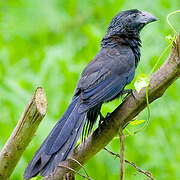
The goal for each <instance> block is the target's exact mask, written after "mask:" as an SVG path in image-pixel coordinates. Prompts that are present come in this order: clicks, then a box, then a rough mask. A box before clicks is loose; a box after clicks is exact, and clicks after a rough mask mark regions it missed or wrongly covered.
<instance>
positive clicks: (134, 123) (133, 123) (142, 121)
mask: <svg viewBox="0 0 180 180" xmlns="http://www.w3.org/2000/svg"><path fill="white" fill-rule="evenodd" d="M144 122H145V120H135V121H131V122H130V123H129V125H132V126H137V125H139V124H142V123H144Z"/></svg>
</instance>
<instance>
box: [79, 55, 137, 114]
mask: <svg viewBox="0 0 180 180" xmlns="http://www.w3.org/2000/svg"><path fill="white" fill-rule="evenodd" d="M97 58H98V57H97ZM93 66H94V69H93V68H92V67H93ZM88 69H90V70H89V71H88ZM134 72H135V64H134V56H132V55H129V54H127V55H126V56H124V55H123V56H122V55H121V54H120V55H119V54H118V55H114V56H109V54H108V53H107V52H106V54H104V55H103V56H101V60H100V61H99V62H98V59H97V60H96V59H95V61H94V62H93V63H91V64H89V65H88V66H87V68H86V69H85V73H83V74H82V77H81V79H80V81H79V83H78V88H79V89H80V97H81V99H82V105H81V106H80V109H79V112H83V111H86V110H88V109H89V108H92V107H94V106H96V105H97V104H99V103H101V102H107V101H109V100H111V99H113V98H115V97H116V96H117V95H118V94H119V93H120V92H121V91H122V90H123V89H124V87H125V85H126V84H128V83H130V81H131V80H132V79H133V77H134Z"/></svg>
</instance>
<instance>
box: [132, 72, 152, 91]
mask: <svg viewBox="0 0 180 180" xmlns="http://www.w3.org/2000/svg"><path fill="white" fill-rule="evenodd" d="M149 84H150V79H149V78H148V77H147V75H146V74H140V75H139V76H138V77H137V78H136V81H135V83H134V87H135V89H136V91H137V92H138V93H139V92H140V91H141V89H142V88H144V87H147V86H149Z"/></svg>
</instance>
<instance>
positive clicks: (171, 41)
mask: <svg viewBox="0 0 180 180" xmlns="http://www.w3.org/2000/svg"><path fill="white" fill-rule="evenodd" d="M165 40H166V41H167V42H168V43H169V44H171V46H173V41H174V38H173V37H172V36H171V35H170V34H169V35H168V36H166V37H165Z"/></svg>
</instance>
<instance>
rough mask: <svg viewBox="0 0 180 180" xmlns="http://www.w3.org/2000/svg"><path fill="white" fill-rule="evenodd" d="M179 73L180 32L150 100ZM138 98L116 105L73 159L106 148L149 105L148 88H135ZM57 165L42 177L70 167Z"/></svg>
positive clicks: (54, 177) (56, 178) (58, 175)
mask: <svg viewBox="0 0 180 180" xmlns="http://www.w3.org/2000/svg"><path fill="white" fill-rule="evenodd" d="M179 76H180V35H179V36H178V37H177V39H176V42H174V47H173V48H172V49H171V52H170V55H169V57H168V58H167V60H166V61H165V62H164V64H163V65H162V66H161V67H160V68H159V69H158V70H157V71H156V72H155V73H154V74H153V75H152V76H151V80H150V86H149V87H148V94H149V102H150V103H152V102H153V101H154V100H156V99H158V98H160V97H161V96H162V95H163V94H164V92H165V91H166V89H167V88H168V87H169V86H170V85H171V84H172V83H173V82H174V81H175V80H176V79H178V77H179ZM134 94H135V96H136V98H134V97H133V96H132V95H131V96H129V97H128V98H127V99H126V100H125V101H124V102H123V103H121V104H120V106H119V107H118V108H116V109H115V110H114V111H113V112H112V113H111V115H110V116H109V117H108V118H107V121H106V123H103V124H102V126H101V132H100V133H99V131H98V129H96V130H95V131H94V132H93V133H92V134H91V135H90V136H89V137H88V138H86V140H85V142H82V143H81V144H80V145H79V146H78V147H77V148H76V149H75V150H74V152H73V153H72V154H71V157H72V158H73V159H76V160H77V161H79V162H80V163H81V164H82V165H83V164H85V163H86V162H87V161H88V160H89V159H90V158H92V156H94V155H95V154H96V153H97V152H99V151H100V150H101V149H103V148H104V147H105V146H106V145H107V144H108V143H109V142H110V141H111V140H112V139H113V137H114V136H115V135H116V134H117V133H118V131H119V130H122V129H123V128H124V127H125V125H126V124H127V123H128V122H129V121H131V120H132V119H133V118H134V117H136V116H137V115H138V114H139V113H140V112H141V111H142V110H143V109H144V108H145V107H146V106H147V104H146V90H145V88H144V89H142V90H141V92H140V93H139V94H137V93H136V92H134ZM60 165H62V166H66V167H70V168H72V169H74V170H75V171H78V170H79V169H80V168H81V167H80V166H79V165H78V164H77V163H75V162H73V161H72V160H70V159H67V160H66V161H63V162H61V163H60ZM62 166H58V167H57V168H56V169H55V171H54V172H53V173H52V174H51V175H49V176H47V177H44V178H43V180H47V179H48V180H62V179H63V177H64V176H65V174H66V173H68V172H70V170H69V169H68V168H63V167H62Z"/></svg>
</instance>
